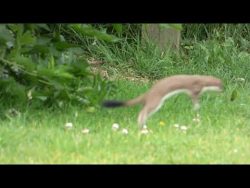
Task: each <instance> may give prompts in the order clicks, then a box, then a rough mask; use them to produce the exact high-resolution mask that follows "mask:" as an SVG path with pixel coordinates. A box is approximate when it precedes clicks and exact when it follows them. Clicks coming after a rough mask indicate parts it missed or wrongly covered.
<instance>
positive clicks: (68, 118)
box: [0, 80, 250, 164]
mask: <svg viewBox="0 0 250 188" xmlns="http://www.w3.org/2000/svg"><path fill="white" fill-rule="evenodd" d="M117 87H118V88H119V90H118V92H117V93H116V94H115V96H114V99H129V98H132V97H135V96H137V95H139V94H141V93H143V92H145V91H146V90H147V89H148V88H149V87H150V84H143V83H137V82H132V81H128V80H125V81H122V80H121V81H117ZM236 87H237V91H238V95H237V97H236V99H235V100H234V101H230V97H231V93H232V91H233V90H234V89H235V88H236ZM249 94H250V87H249V84H247V83H246V84H244V85H242V86H240V84H237V83H233V82H230V83H229V84H228V85H227V86H226V87H225V91H224V92H223V93H222V94H216V93H212V92H211V93H205V94H204V95H203V96H202V98H201V109H200V112H199V114H200V122H195V121H194V120H193V118H194V117H195V116H196V114H195V112H194V111H193V110H192V103H191V100H190V99H189V98H188V97H187V96H186V95H185V94H180V95H178V96H174V97H172V98H171V99H169V100H168V101H166V102H165V104H164V106H163V107H162V108H161V109H160V111H158V113H156V114H154V115H153V116H152V117H151V118H150V119H149V121H148V123H147V126H148V128H149V129H150V130H151V131H152V132H150V133H149V134H146V135H144V134H140V133H139V131H138V127H137V115H138V112H139V110H140V106H134V107H130V108H118V109H98V110H97V112H96V113H86V112H85V111H84V110H83V109H80V108H71V109H65V110H64V111H60V112H59V111H57V112H53V113H51V112H47V111H46V110H42V109H41V110H36V111H35V110H27V111H26V112H24V113H21V114H20V116H17V117H14V118H12V119H10V120H2V121H1V122H0V163H2V164H6V163H36V164H37V163H39V164H40V163H42V164H43V163H53V164H54V163H81V164H110V163H112V164H135V163H136V164H138V163H140V164H141V163H144V164H190V163H195V164H224V163H227V164H235V163H250V150H249V148H250V108H249V106H250V95H249ZM112 99H113V98H112ZM66 122H72V123H73V128H72V129H70V130H65V128H64V125H65V123H66ZM113 123H118V124H119V125H120V129H119V130H118V131H112V124H113ZM175 124H178V125H179V126H186V127H187V130H186V131H184V130H181V129H180V128H176V127H175V126H176V125H175ZM84 128H88V129H89V133H88V134H83V133H82V130H83V129H84ZM123 128H126V129H127V130H128V134H123V133H122V129H123Z"/></svg>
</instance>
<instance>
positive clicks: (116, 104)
mask: <svg viewBox="0 0 250 188" xmlns="http://www.w3.org/2000/svg"><path fill="white" fill-rule="evenodd" d="M141 103H143V95H141V96H139V97H136V98H134V99H131V100H128V101H116V100H107V101H104V102H103V103H102V106H103V107H107V108H115V107H124V106H133V105H136V104H141Z"/></svg>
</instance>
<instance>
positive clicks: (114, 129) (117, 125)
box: [112, 123, 120, 131]
mask: <svg viewBox="0 0 250 188" xmlns="http://www.w3.org/2000/svg"><path fill="white" fill-rule="evenodd" d="M119 127H120V126H119V124H118V123H114V124H113V125H112V130H113V131H116V130H118V129H119Z"/></svg>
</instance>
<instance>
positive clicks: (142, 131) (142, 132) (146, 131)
mask: <svg viewBox="0 0 250 188" xmlns="http://www.w3.org/2000/svg"><path fill="white" fill-rule="evenodd" d="M148 133H149V131H148V129H142V130H141V134H148Z"/></svg>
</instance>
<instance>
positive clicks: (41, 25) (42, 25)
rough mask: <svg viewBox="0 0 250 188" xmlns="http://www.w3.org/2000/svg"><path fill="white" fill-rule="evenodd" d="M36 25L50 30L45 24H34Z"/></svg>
mask: <svg viewBox="0 0 250 188" xmlns="http://www.w3.org/2000/svg"><path fill="white" fill-rule="evenodd" d="M36 25H37V26H38V27H40V28H42V29H44V30H46V31H50V28H49V26H48V25H47V24H36Z"/></svg>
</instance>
